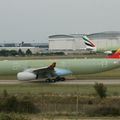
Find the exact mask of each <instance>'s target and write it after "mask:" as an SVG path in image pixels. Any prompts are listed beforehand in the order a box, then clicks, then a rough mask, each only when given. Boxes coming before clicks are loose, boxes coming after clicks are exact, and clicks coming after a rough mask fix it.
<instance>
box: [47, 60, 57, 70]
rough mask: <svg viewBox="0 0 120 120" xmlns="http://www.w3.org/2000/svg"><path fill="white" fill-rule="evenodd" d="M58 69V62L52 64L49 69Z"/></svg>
mask: <svg viewBox="0 0 120 120" xmlns="http://www.w3.org/2000/svg"><path fill="white" fill-rule="evenodd" d="M55 67H56V62H54V63H52V64H51V65H50V66H49V67H48V68H49V69H54V68H55Z"/></svg>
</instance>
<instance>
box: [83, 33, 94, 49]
mask: <svg viewBox="0 0 120 120" xmlns="http://www.w3.org/2000/svg"><path fill="white" fill-rule="evenodd" d="M82 38H83V40H84V43H85V45H86V49H88V50H93V51H96V46H95V44H94V43H93V42H92V41H91V40H90V39H89V38H88V36H87V35H84V36H82Z"/></svg>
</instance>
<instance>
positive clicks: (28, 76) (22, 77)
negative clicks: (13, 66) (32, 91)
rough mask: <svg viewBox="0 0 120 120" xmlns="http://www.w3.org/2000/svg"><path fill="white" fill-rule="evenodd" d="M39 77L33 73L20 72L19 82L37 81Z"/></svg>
mask: <svg viewBox="0 0 120 120" xmlns="http://www.w3.org/2000/svg"><path fill="white" fill-rule="evenodd" d="M36 78H37V75H36V74H34V73H31V72H19V73H18V74H17V79H18V80H35V79H36Z"/></svg>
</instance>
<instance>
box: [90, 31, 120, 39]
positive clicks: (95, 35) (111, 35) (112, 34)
mask: <svg viewBox="0 0 120 120" xmlns="http://www.w3.org/2000/svg"><path fill="white" fill-rule="evenodd" d="M88 37H90V38H91V39H109V40H111V39H119V38H120V32H116V31H109V32H100V33H93V34H89V35H88Z"/></svg>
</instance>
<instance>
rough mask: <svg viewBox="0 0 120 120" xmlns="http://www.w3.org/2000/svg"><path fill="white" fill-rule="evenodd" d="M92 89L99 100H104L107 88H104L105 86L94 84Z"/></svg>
mask: <svg viewBox="0 0 120 120" xmlns="http://www.w3.org/2000/svg"><path fill="white" fill-rule="evenodd" d="M94 88H95V90H96V92H97V94H98V95H99V97H100V98H105V97H106V96H107V94H106V92H107V88H106V86H104V84H103V83H96V84H95V85H94Z"/></svg>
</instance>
